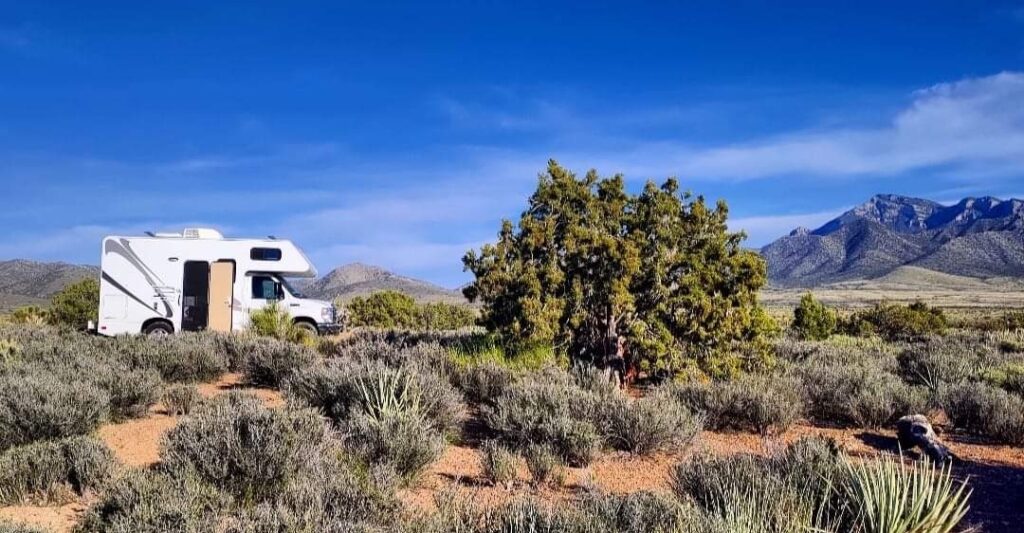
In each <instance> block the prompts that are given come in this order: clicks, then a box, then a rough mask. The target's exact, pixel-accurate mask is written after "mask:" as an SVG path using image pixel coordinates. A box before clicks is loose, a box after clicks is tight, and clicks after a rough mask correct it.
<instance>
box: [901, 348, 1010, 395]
mask: <svg viewBox="0 0 1024 533" xmlns="http://www.w3.org/2000/svg"><path fill="white" fill-rule="evenodd" d="M990 352H991V349H990V348H989V347H988V346H987V345H986V344H984V342H982V341H981V340H980V339H978V338H974V337H962V336H955V335H951V336H949V337H930V338H928V339H926V340H925V341H924V342H920V343H916V344H913V345H911V346H910V347H908V348H907V349H905V350H903V352H901V353H900V354H899V356H898V358H897V361H898V362H899V371H900V375H901V376H902V377H903V379H904V380H906V381H907V382H908V383H912V384H915V385H924V386H926V387H928V388H929V389H931V390H935V389H937V388H938V387H939V386H940V385H942V384H944V383H945V384H952V383H959V382H961V381H965V380H967V379H969V378H971V377H973V376H974V375H975V374H976V373H977V372H978V369H979V368H981V367H982V366H983V364H984V362H985V360H986V359H987V358H988V357H989V356H990Z"/></svg>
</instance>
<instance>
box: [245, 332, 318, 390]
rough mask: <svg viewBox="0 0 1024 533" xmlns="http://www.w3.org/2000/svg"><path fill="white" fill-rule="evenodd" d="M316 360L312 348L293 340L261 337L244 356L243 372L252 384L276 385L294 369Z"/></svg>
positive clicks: (306, 365) (309, 364)
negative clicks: (261, 339)
mask: <svg viewBox="0 0 1024 533" xmlns="http://www.w3.org/2000/svg"><path fill="white" fill-rule="evenodd" d="M316 360H317V354H316V352H314V351H313V350H311V349H309V348H307V347H305V346H302V345H299V344H295V343H293V342H288V341H281V340H275V339H263V342H260V343H254V344H253V345H251V346H250V351H249V353H248V355H247V356H246V358H245V364H244V366H243V370H242V371H243V373H244V375H245V379H246V381H248V382H249V383H251V384H253V385H263V386H267V387H278V386H280V385H281V383H283V382H284V380H285V379H287V378H288V377H289V376H291V375H292V373H293V372H295V371H296V370H299V369H302V368H306V367H309V366H311V365H312V364H313V363H314V362H316Z"/></svg>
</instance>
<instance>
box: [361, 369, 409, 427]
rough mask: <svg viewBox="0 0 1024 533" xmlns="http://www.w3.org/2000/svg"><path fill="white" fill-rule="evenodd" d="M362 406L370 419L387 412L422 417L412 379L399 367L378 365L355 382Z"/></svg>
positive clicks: (377, 418)
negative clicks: (377, 367) (379, 366)
mask: <svg viewBox="0 0 1024 533" xmlns="http://www.w3.org/2000/svg"><path fill="white" fill-rule="evenodd" d="M357 383H358V385H359V391H360V393H361V394H362V400H363V409H364V410H365V411H366V414H367V415H369V416H370V417H371V418H373V419H374V420H377V421H380V420H381V419H382V418H384V417H386V416H390V415H396V414H399V413H401V414H404V415H413V416H417V417H419V416H422V415H423V412H424V409H423V407H424V405H423V401H422V395H421V394H420V391H419V388H418V387H417V386H416V380H415V378H414V377H413V376H412V375H410V374H409V373H407V372H406V371H405V370H402V369H391V368H380V369H377V370H376V371H375V372H372V373H371V374H370V375H369V376H366V377H364V378H361V379H359V380H358V381H357Z"/></svg>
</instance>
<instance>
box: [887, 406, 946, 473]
mask: <svg viewBox="0 0 1024 533" xmlns="http://www.w3.org/2000/svg"><path fill="white" fill-rule="evenodd" d="M896 438H897V439H898V440H899V442H900V448H902V449H904V450H909V449H912V448H915V447H917V448H920V449H921V451H923V452H924V454H925V455H927V456H928V458H929V459H931V460H932V461H934V462H936V463H940V464H941V463H946V462H952V461H953V460H955V459H956V456H955V455H954V454H953V452H951V451H949V448H947V447H946V446H945V445H944V444H942V442H941V441H940V440H939V436H938V435H936V434H935V430H934V429H932V425H931V423H929V422H928V417H926V416H924V415H907V416H904V417H902V418H900V419H899V420H897V421H896Z"/></svg>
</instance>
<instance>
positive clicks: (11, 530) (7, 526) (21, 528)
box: [0, 519, 46, 533]
mask: <svg viewBox="0 0 1024 533" xmlns="http://www.w3.org/2000/svg"><path fill="white" fill-rule="evenodd" d="M0 533H46V532H45V531H44V530H42V529H39V528H36V527H34V526H30V525H28V524H18V523H15V522H8V521H7V520H2V519H0Z"/></svg>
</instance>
